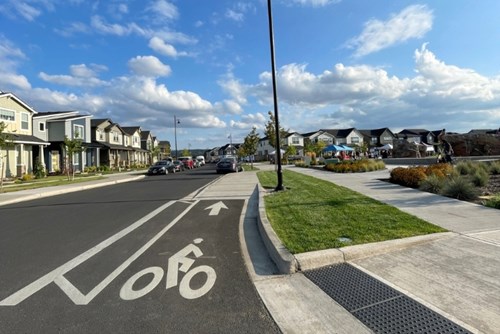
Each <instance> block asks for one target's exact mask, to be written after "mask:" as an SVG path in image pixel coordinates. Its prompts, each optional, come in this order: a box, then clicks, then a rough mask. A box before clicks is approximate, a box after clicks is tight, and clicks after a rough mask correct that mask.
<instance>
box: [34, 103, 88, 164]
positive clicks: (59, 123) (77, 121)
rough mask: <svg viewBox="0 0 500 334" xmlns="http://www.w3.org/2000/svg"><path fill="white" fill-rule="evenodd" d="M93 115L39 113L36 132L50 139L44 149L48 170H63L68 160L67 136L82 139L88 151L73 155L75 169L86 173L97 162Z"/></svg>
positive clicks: (40, 136) (57, 112)
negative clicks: (65, 144) (93, 139)
mask: <svg viewBox="0 0 500 334" xmlns="http://www.w3.org/2000/svg"><path fill="white" fill-rule="evenodd" d="M91 118H92V116H91V115H83V114H79V113H78V111H52V112H39V113H38V114H37V115H34V116H33V134H34V135H35V136H36V137H38V138H40V139H42V140H44V141H47V142H49V143H50V144H49V146H48V147H47V149H46V150H45V152H44V157H45V159H44V160H45V165H46V170H47V172H48V173H55V172H59V171H63V169H64V163H65V159H66V151H65V148H64V139H65V138H66V137H67V138H68V139H80V140H82V146H83V147H84V151H83V152H81V153H79V154H75V155H74V156H73V168H74V169H75V170H76V171H80V172H83V171H84V169H85V167H87V166H91V165H95V164H96V158H95V154H96V149H95V147H92V145H91V138H90V119H91Z"/></svg>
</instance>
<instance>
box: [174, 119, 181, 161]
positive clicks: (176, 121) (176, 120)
mask: <svg viewBox="0 0 500 334" xmlns="http://www.w3.org/2000/svg"><path fill="white" fill-rule="evenodd" d="M177 124H181V121H180V120H178V119H177V117H176V116H175V115H174V138H175V160H177Z"/></svg>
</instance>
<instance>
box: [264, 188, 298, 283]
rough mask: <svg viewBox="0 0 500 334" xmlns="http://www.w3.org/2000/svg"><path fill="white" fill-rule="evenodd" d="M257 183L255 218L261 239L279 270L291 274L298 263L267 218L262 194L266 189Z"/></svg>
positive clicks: (295, 270) (296, 268)
mask: <svg viewBox="0 0 500 334" xmlns="http://www.w3.org/2000/svg"><path fill="white" fill-rule="evenodd" d="M258 185H259V214H258V218H257V225H258V227H259V232H260V235H261V237H262V241H263V242H264V245H265V246H266V248H267V251H268V253H269V256H270V257H271V259H272V260H273V261H274V263H275V264H276V267H277V268H278V270H279V272H280V273H282V274H293V273H295V272H297V270H298V263H297V260H296V259H295V257H294V256H293V255H292V253H290V252H289V251H288V249H286V248H285V246H283V244H282V243H281V241H280V239H279V238H278V235H277V234H276V232H274V230H273V228H272V226H271V223H270V222H269V220H268V219H267V214H266V206H265V203H264V196H265V195H266V194H267V192H266V190H265V189H264V188H263V187H262V186H261V185H260V183H259V184H258Z"/></svg>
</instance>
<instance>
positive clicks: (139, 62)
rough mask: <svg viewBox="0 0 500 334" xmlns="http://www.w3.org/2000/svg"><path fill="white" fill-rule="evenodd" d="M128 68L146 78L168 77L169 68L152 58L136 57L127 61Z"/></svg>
mask: <svg viewBox="0 0 500 334" xmlns="http://www.w3.org/2000/svg"><path fill="white" fill-rule="evenodd" d="M128 67H129V68H130V69H131V70H132V71H133V72H134V73H135V74H136V75H141V76H146V77H153V78H156V77H165V76H169V75H170V73H171V72H172V70H171V69H170V66H168V65H165V64H163V63H162V62H161V61H160V60H159V59H158V58H156V57H154V56H137V57H135V58H132V59H130V60H129V61H128Z"/></svg>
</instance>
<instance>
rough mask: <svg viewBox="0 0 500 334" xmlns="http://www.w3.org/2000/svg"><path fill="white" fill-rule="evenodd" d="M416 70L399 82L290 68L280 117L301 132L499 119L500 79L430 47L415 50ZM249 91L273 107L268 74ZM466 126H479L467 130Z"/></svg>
mask: <svg viewBox="0 0 500 334" xmlns="http://www.w3.org/2000/svg"><path fill="white" fill-rule="evenodd" d="M415 68H416V71H417V75H416V76H414V77H408V78H404V77H402V78H399V77H396V76H391V75H389V73H387V71H385V70H383V69H380V68H376V67H371V66H367V65H359V66H345V65H343V64H337V65H335V66H334V68H332V69H329V70H326V71H323V72H322V73H320V74H314V73H311V72H309V71H307V66H306V65H304V64H289V65H286V66H283V67H281V68H280V69H279V71H278V73H277V74H278V76H277V81H278V101H279V102H280V113H282V114H283V121H284V122H290V123H288V124H289V125H288V126H291V127H294V128H297V129H300V130H302V131H311V129H319V128H325V127H328V126H326V125H327V124H330V125H333V124H337V125H343V126H345V125H347V124H350V125H351V126H356V127H358V128H363V127H364V126H363V124H379V125H380V126H387V125H388V124H401V126H402V127H417V126H420V127H429V128H431V129H433V128H434V127H435V126H436V124H442V125H440V127H442V126H444V125H445V124H452V123H456V124H464V128H465V129H467V128H469V129H470V128H471V125H472V124H479V123H477V122H481V119H483V120H484V119H489V120H491V119H492V117H496V119H499V120H500V112H499V108H498V105H500V78H488V77H484V76H482V75H480V74H478V73H477V72H475V71H473V70H470V69H463V68H459V67H457V66H453V65H447V64H445V63H444V62H443V61H440V60H438V59H437V58H436V56H435V55H434V54H433V53H432V52H431V51H429V50H427V48H426V45H425V44H424V46H422V48H421V49H419V50H416V51H415ZM247 89H248V90H247V92H248V94H251V95H254V96H255V97H257V98H258V99H259V101H260V103H261V104H263V105H272V103H273V101H272V84H271V74H270V73H269V72H264V73H262V74H261V75H260V82H259V83H258V84H256V85H253V86H248V87H247ZM311 113H314V116H313V118H311V117H310V115H311ZM481 115H482V116H481ZM492 115H497V116H492ZM450 117H452V118H450ZM467 122H476V123H471V124H470V125H469V126H467ZM284 124H286V123H284ZM424 125H425V126H424ZM365 126H366V125H365ZM395 126H396V125H395ZM484 126H485V125H484V124H483V127H484ZM495 126H496V125H495Z"/></svg>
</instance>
